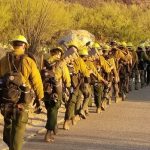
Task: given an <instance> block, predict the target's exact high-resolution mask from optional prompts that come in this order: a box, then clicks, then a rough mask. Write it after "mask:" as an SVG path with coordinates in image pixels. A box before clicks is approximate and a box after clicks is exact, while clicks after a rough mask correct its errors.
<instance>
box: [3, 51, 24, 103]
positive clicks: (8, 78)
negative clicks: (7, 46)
mask: <svg viewBox="0 0 150 150" xmlns="http://www.w3.org/2000/svg"><path fill="white" fill-rule="evenodd" d="M6 56H7V58H8V62H9V72H8V73H7V74H5V75H4V76H3V77H2V78H1V79H0V101H1V103H4V104H5V103H17V102H18V101H19V99H20V97H21V93H22V90H21V89H22V86H23V82H22V78H23V75H22V73H21V72H20V71H19V70H20V67H21V65H22V60H23V56H19V57H18V58H17V59H16V58H15V56H14V55H13V54H12V53H8V54H7V55H6ZM16 63H17V66H16Z"/></svg>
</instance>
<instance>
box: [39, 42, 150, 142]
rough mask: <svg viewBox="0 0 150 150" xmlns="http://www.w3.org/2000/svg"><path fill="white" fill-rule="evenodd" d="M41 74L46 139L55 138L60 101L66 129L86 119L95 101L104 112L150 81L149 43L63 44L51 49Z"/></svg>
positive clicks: (99, 109)
mask: <svg viewBox="0 0 150 150" xmlns="http://www.w3.org/2000/svg"><path fill="white" fill-rule="evenodd" d="M49 53H50V57H48V59H45V60H44V64H43V69H42V70H41V77H42V81H43V86H44V93H45V94H44V102H45V107H46V109H47V123H46V129H47V132H46V135H45V141H47V142H52V141H54V137H53V136H52V135H53V133H54V134H56V133H57V114H58V109H59V108H60V106H61V103H62V102H64V104H65V107H66V112H65V122H64V125H63V128H64V129H65V130H69V129H70V126H71V124H73V125H75V124H76V123H77V122H78V121H79V120H80V119H81V118H82V119H86V117H87V116H88V114H89V111H88V107H89V106H90V105H91V103H92V99H93V98H94V102H95V105H96V112H97V113H101V112H102V111H104V110H105V109H106V108H107V105H110V104H111V101H112V99H115V102H116V103H118V102H120V101H124V100H125V99H126V95H127V93H129V91H131V90H132V89H133V85H134V89H135V90H138V89H139V88H143V87H144V86H146V85H148V84H149V83H150V73H149V72H150V45H148V44H145V45H144V44H141V45H140V46H138V47H137V49H135V48H134V46H133V45H132V43H125V42H121V43H119V42H116V41H112V42H110V43H109V44H101V45H100V44H99V43H94V44H93V45H92V46H88V44H87V45H86V46H84V47H82V48H81V47H78V46H77V44H76V43H75V42H74V43H73V42H72V43H69V44H68V45H67V50H66V51H64V49H62V48H60V47H56V48H53V49H51V50H50V51H49Z"/></svg>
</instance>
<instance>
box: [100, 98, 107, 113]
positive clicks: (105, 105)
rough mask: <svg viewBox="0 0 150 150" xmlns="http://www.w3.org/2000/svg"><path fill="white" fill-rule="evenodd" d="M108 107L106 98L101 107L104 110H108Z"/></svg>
mask: <svg viewBox="0 0 150 150" xmlns="http://www.w3.org/2000/svg"><path fill="white" fill-rule="evenodd" d="M106 107H107V100H106V99H104V101H103V102H102V106H101V108H102V110H103V111H105V110H106Z"/></svg>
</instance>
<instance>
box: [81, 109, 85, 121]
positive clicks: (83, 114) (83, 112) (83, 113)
mask: <svg viewBox="0 0 150 150" xmlns="http://www.w3.org/2000/svg"><path fill="white" fill-rule="evenodd" d="M80 116H81V118H82V119H86V114H85V111H84V110H83V109H82V110H81V111H80Z"/></svg>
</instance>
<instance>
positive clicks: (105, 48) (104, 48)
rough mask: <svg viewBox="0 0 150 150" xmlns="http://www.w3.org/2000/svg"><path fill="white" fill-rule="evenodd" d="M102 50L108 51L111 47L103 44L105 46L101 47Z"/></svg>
mask: <svg viewBox="0 0 150 150" xmlns="http://www.w3.org/2000/svg"><path fill="white" fill-rule="evenodd" d="M103 50H105V51H110V50H111V47H110V46H109V45H107V44H105V45H103Z"/></svg>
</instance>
